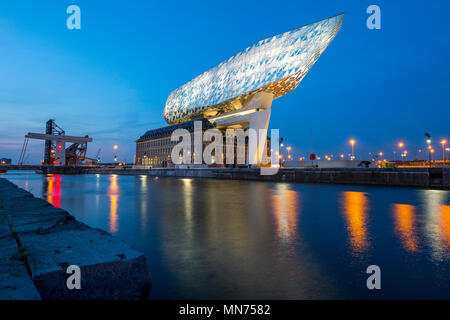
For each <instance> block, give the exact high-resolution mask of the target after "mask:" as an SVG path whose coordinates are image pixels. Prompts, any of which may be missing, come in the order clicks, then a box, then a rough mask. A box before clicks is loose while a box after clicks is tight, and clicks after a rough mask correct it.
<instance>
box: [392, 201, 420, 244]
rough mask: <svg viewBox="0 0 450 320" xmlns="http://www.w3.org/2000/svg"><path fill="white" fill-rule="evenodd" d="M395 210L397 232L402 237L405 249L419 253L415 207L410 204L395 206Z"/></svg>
mask: <svg viewBox="0 0 450 320" xmlns="http://www.w3.org/2000/svg"><path fill="white" fill-rule="evenodd" d="M393 208H394V226H395V232H396V233H397V235H398V236H399V237H400V240H401V242H402V245H403V247H404V248H405V249H406V250H408V251H411V252H416V251H418V250H419V240H418V238H417V234H416V231H417V230H416V227H415V226H416V217H415V207H414V206H412V205H408V204H394V207H393Z"/></svg>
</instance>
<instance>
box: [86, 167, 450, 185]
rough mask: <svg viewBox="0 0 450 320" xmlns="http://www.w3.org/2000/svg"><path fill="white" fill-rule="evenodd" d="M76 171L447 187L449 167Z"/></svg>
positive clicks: (449, 178) (449, 182)
mask: <svg viewBox="0 0 450 320" xmlns="http://www.w3.org/2000/svg"><path fill="white" fill-rule="evenodd" d="M77 173H85V174H125V175H150V176H161V177H191V178H215V179H232V180H259V181H273V182H277V181H285V182H299V183H325V184H353V185H382V186H409V187H423V188H429V187H432V188H450V168H385V169H380V168H342V169H312V168H307V169H306V168H305V169H284V168H283V169H280V170H279V171H278V173H277V174H275V175H261V172H260V169H255V168H236V169H225V168H208V169H172V168H170V169H89V168H84V169H82V170H81V171H79V172H77Z"/></svg>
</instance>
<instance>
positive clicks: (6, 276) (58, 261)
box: [0, 178, 151, 300]
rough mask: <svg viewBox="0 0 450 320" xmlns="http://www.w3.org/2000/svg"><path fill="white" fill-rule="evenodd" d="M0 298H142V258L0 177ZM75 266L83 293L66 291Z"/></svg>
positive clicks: (145, 274) (146, 277)
mask: <svg viewBox="0 0 450 320" xmlns="http://www.w3.org/2000/svg"><path fill="white" fill-rule="evenodd" d="M0 247H1V250H0V300H9V299H51V300H57V299H146V298H148V295H149V292H150V289H151V277H150V273H149V271H148V265H147V260H146V258H145V256H144V255H143V254H142V253H140V252H138V251H136V250H134V249H132V248H130V247H129V246H128V245H126V244H125V243H124V242H123V241H121V240H119V239H117V238H115V237H113V236H111V235H110V234H109V233H107V232H105V231H103V230H100V229H94V228H91V227H89V226H87V225H86V224H84V223H81V222H79V221H77V220H76V219H75V218H74V217H73V216H72V215H70V214H69V213H68V212H67V211H65V210H62V209H58V208H55V207H54V206H52V205H51V204H50V203H48V202H47V201H45V200H42V199H40V198H35V197H34V196H33V195H32V194H31V193H29V192H27V191H25V190H23V189H21V188H18V187H17V186H16V185H15V184H13V183H11V182H9V181H8V180H6V179H2V178H0ZM69 266H78V267H79V270H80V283H81V289H76V288H75V289H69V288H68V286H67V279H68V277H69V276H71V274H70V273H68V267H69Z"/></svg>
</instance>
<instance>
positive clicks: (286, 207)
mask: <svg viewBox="0 0 450 320" xmlns="http://www.w3.org/2000/svg"><path fill="white" fill-rule="evenodd" d="M276 192H277V193H275V194H273V195H272V197H271V203H272V207H273V212H274V213H275V218H276V224H277V230H278V232H277V233H278V237H279V238H280V239H282V240H284V241H289V240H292V239H293V238H295V236H296V233H297V220H298V215H299V212H298V210H299V206H298V203H299V194H298V192H296V191H293V190H288V189H277V191H276Z"/></svg>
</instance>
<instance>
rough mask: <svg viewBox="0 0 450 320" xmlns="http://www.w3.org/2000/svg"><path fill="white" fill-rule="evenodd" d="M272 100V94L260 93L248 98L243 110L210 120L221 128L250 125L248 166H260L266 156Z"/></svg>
mask: <svg viewBox="0 0 450 320" xmlns="http://www.w3.org/2000/svg"><path fill="white" fill-rule="evenodd" d="M272 100H273V94H272V93H269V92H258V93H256V94H254V95H253V96H251V97H250V98H248V100H247V101H245V102H244V104H243V106H242V108H240V109H238V110H236V111H233V112H230V113H228V114H225V115H220V116H218V117H215V118H211V119H210V121H211V122H213V123H215V124H216V125H218V126H220V127H229V126H234V125H239V124H245V125H247V124H248V128H249V129H252V130H250V132H249V139H248V140H249V144H248V150H247V165H248V164H250V165H254V166H259V165H260V164H261V161H262V159H263V155H264V154H265V148H266V143H267V129H268V127H269V121H270V112H271V106H272Z"/></svg>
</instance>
